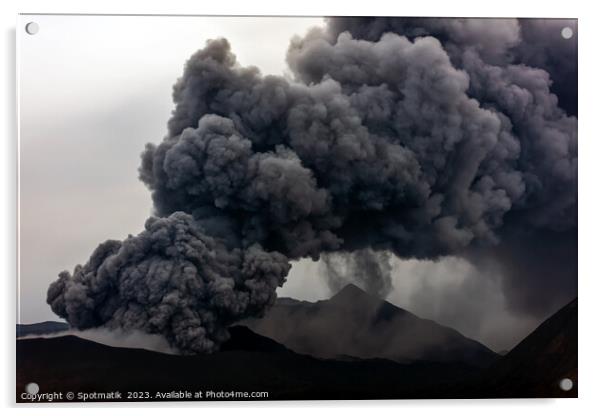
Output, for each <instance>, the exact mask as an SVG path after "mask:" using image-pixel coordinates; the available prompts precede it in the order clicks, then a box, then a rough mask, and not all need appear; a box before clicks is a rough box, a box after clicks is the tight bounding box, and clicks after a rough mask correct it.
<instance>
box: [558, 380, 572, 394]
mask: <svg viewBox="0 0 602 416" xmlns="http://www.w3.org/2000/svg"><path fill="white" fill-rule="evenodd" d="M558 385H559V386H560V389H561V390H564V391H570V390H571V389H572V388H573V380H571V379H570V378H563V379H562V380H560V383H558Z"/></svg>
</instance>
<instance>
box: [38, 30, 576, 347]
mask: <svg viewBox="0 0 602 416" xmlns="http://www.w3.org/2000/svg"><path fill="white" fill-rule="evenodd" d="M520 33H521V31H520V23H518V22H516V21H505V20H504V21H499V22H497V21H494V22H488V24H486V25H485V24H483V23H482V22H480V21H473V20H461V19H460V20H458V19H438V20H437V19H433V20H432V21H431V20H430V19H416V20H415V19H379V18H376V19H371V20H364V19H359V20H358V19H331V20H330V21H329V26H328V28H327V29H326V30H323V29H314V30H312V31H310V32H309V33H308V34H307V35H306V36H305V37H303V38H300V37H298V38H295V39H293V40H292V42H291V46H290V48H289V51H288V54H287V61H288V63H289V66H290V68H291V70H292V71H293V74H294V76H295V80H293V81H290V80H288V79H285V78H283V77H277V76H265V77H264V76H262V75H261V74H260V73H259V71H258V70H257V69H256V68H254V67H242V66H240V65H239V64H238V63H237V61H236V57H235V56H234V54H233V53H232V51H231V50H230V45H229V44H228V42H227V40H225V39H218V40H213V41H209V42H208V43H207V45H206V46H205V48H204V49H202V50H200V51H198V52H197V53H195V54H194V55H193V56H192V57H191V58H190V60H189V61H188V63H187V64H186V67H185V70H184V74H183V76H182V77H181V78H180V79H179V80H178V82H177V83H176V85H175V87H174V93H173V98H174V102H175V109H174V111H173V114H172V118H171V119H170V121H169V124H168V134H167V136H166V137H165V139H164V140H163V141H162V142H161V143H160V144H158V145H155V144H149V145H147V147H146V150H145V151H144V153H143V155H142V164H141V167H140V179H141V180H142V181H143V182H144V183H145V184H146V185H147V186H148V187H149V189H150V190H151V191H152V198H153V202H154V206H155V209H156V215H157V216H158V217H159V218H153V219H150V220H149V222H148V223H147V227H146V230H145V231H143V232H142V233H141V234H139V235H138V236H135V237H129V238H128V239H126V240H125V241H123V242H117V241H109V242H106V243H103V244H101V245H100V246H99V248H98V249H97V250H96V251H95V253H94V254H93V255H92V257H91V258H90V261H89V262H88V263H87V264H85V265H84V266H77V267H76V269H75V271H74V273H73V274H72V275H71V274H70V273H67V272H64V273H62V274H61V276H60V278H59V280H58V281H57V282H55V283H53V285H52V286H51V287H50V289H49V291H48V301H49V303H50V304H51V306H52V309H53V311H55V312H56V313H57V314H58V315H60V316H62V317H64V318H66V319H67V320H68V321H69V322H70V323H71V325H73V326H74V327H76V328H82V329H83V328H89V327H96V326H108V327H123V328H132V329H142V330H144V331H146V332H149V333H160V334H163V335H164V336H165V337H166V338H167V340H168V341H169V342H170V343H171V344H172V345H173V346H175V347H176V348H178V349H179V350H180V351H182V352H186V353H197V352H207V351H213V350H215V349H216V348H218V346H219V344H220V343H221V342H222V341H223V340H225V339H226V338H227V336H228V335H227V327H228V325H230V324H232V323H233V322H235V321H237V320H240V319H242V318H245V317H248V316H256V315H260V314H261V313H262V312H263V311H264V310H265V309H266V308H267V307H269V306H270V304H271V303H272V302H273V299H274V297H275V289H276V287H278V286H279V285H282V284H283V283H284V280H285V276H286V274H287V273H288V270H289V267H290V265H289V262H290V261H291V260H294V259H298V258H303V257H311V258H313V259H317V258H319V257H320V256H326V258H327V259H328V258H329V256H331V254H329V253H341V252H347V253H350V252H355V254H351V263H350V264H351V265H352V266H353V267H356V266H357V267H359V266H361V267H359V268H360V269H363V270H366V266H369V267H368V269H370V268H371V269H372V270H376V271H378V274H379V275H381V276H385V280H384V281H382V282H380V283H379V282H376V283H375V282H371V283H370V285H372V286H371V287H376V289H375V290H376V291H377V292H379V291H385V292H386V290H387V287H388V286H389V285H390V280H389V283H387V281H386V276H387V271H386V265H385V266H383V264H380V265H379V264H378V261H377V260H378V256H377V257H376V258H375V257H374V253H375V252H378V253H381V252H384V253H393V254H394V255H396V256H398V257H400V258H430V259H436V258H438V257H440V256H444V255H461V256H469V254H470V253H471V252H473V250H477V249H478V250H482V251H483V253H485V254H483V255H484V256H493V257H495V258H497V259H501V257H500V255H498V253H499V247H504V241H503V238H504V235H506V233H508V232H510V231H509V230H513V229H520V230H525V232H528V233H530V235H534V236H536V237H534V238H535V241H537V236H538V235H539V233H540V232H545V233H546V236H547V237H546V238H556V237H555V234H554V233H571V232H574V231H575V230H576V181H577V119H576V118H575V117H571V116H569V115H567V112H566V111H565V110H564V109H563V108H562V107H560V106H559V105H558V100H557V98H556V96H555V95H554V94H552V93H551V91H550V85H551V80H550V75H549V73H548V72H546V70H544V69H541V68H534V67H530V66H528V65H525V64H523V63H518V62H516V61H515V60H516V59H518V58H516V57H515V55H514V51H516V50H519V48H520V45H521V38H520ZM510 219H511V220H510ZM549 233H551V234H549ZM550 235H551V236H552V237H550ZM362 250H364V251H362ZM366 250H368V251H366ZM369 250H372V251H369ZM362 253H363V254H362ZM367 253H371V254H367ZM337 255H341V254H334V256H337ZM364 255H365V256H364ZM366 256H368V257H366ZM364 260H366V261H364ZM543 260H545V259H541V258H539V259H532V261H534V262H541V261H543ZM375 261H376V262H375ZM571 261H573V260H572V259H569V260H567V262H571ZM372 266H374V267H372ZM357 267H356V268H357ZM383 267H384V269H383ZM525 270H532V269H530V268H525ZM381 272H382V273H381ZM372 277H374V276H370V278H372ZM522 278H525V279H530V277H529V276H523V277H521V279H522ZM567 278H574V276H569V277H567ZM389 279H390V278H389ZM374 284H376V286H374ZM510 292H511V291H509V293H510Z"/></svg>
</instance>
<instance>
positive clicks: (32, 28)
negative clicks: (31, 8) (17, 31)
mask: <svg viewBox="0 0 602 416" xmlns="http://www.w3.org/2000/svg"><path fill="white" fill-rule="evenodd" d="M39 30H40V25H38V24H37V23H36V22H29V23H27V24H26V25H25V31H26V32H27V33H28V34H30V35H35V34H36V33H38V31H39Z"/></svg>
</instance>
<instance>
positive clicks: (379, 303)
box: [242, 284, 498, 367]
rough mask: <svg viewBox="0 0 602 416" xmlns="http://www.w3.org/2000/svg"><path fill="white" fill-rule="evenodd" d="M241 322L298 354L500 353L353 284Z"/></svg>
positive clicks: (450, 358)
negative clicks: (326, 296) (315, 299)
mask: <svg viewBox="0 0 602 416" xmlns="http://www.w3.org/2000/svg"><path fill="white" fill-rule="evenodd" d="M242 324H244V325H246V326H248V327H249V328H251V329H252V330H253V331H254V332H256V333H258V334H261V335H264V336H266V337H269V338H272V339H274V340H276V341H278V342H279V343H281V344H283V345H285V346H287V347H288V348H290V349H292V350H293V351H296V352H298V353H301V354H309V355H312V356H314V357H321V358H337V357H342V356H347V357H357V358H362V359H366V358H376V357H379V358H386V359H390V360H393V361H397V362H400V363H408V362H412V361H417V360H426V361H436V362H461V363H464V364H467V365H472V366H478V367H486V366H488V365H490V364H491V363H492V362H493V361H495V360H496V359H497V358H498V354H496V353H495V352H493V351H491V350H490V349H489V348H487V347H486V346H484V345H483V344H481V343H479V342H477V341H475V340H472V339H470V338H467V337H465V336H463V335H462V334H461V333H460V332H458V331H456V330H454V329H451V328H448V327H445V326H443V325H440V324H438V323H436V322H435V321H431V320H428V319H422V318H419V317H418V316H416V315H414V314H412V313H411V312H408V311H406V310H404V309H402V308H399V307H397V306H395V305H393V304H391V303H389V302H387V301H384V300H382V299H380V298H378V297H376V296H372V295H370V294H368V293H366V292H364V291H363V290H361V289H360V288H358V287H357V286H354V285H351V284H350V285H347V286H346V287H345V288H343V289H342V290H341V291H340V292H339V293H337V294H336V295H335V296H333V297H332V298H330V299H328V300H323V301H318V302H315V303H312V302H301V301H295V300H294V299H290V298H285V299H278V300H277V301H276V304H275V305H274V306H273V307H272V308H271V309H270V310H269V311H268V312H267V313H266V315H265V316H264V317H262V318H258V319H249V320H246V321H244V322H242Z"/></svg>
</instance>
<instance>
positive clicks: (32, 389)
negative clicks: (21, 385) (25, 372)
mask: <svg viewBox="0 0 602 416" xmlns="http://www.w3.org/2000/svg"><path fill="white" fill-rule="evenodd" d="M39 391H40V386H38V383H29V384H27V386H25V392H26V393H28V394H32V395H35V394H38V392H39Z"/></svg>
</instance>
